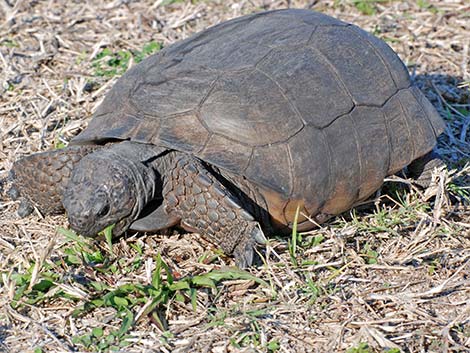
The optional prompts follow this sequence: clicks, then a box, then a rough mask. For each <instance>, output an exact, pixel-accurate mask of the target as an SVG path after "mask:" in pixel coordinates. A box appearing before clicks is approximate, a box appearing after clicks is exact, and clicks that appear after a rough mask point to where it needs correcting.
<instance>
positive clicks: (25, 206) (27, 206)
mask: <svg viewBox="0 0 470 353" xmlns="http://www.w3.org/2000/svg"><path fill="white" fill-rule="evenodd" d="M33 211H34V207H33V205H32V204H31V202H29V201H28V200H26V199H22V200H21V202H20V205H19V206H18V211H16V212H17V214H18V216H19V217H21V218H25V217H27V216H29V215H30V214H31V213H33Z"/></svg>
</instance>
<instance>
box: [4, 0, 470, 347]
mask: <svg viewBox="0 0 470 353" xmlns="http://www.w3.org/2000/svg"><path fill="white" fill-rule="evenodd" d="M169 3H171V4H169ZM165 4H166V5H165ZM0 5H1V6H0V14H1V15H0V68H1V69H0V70H1V71H0V82H1V84H2V87H0V92H1V93H0V94H1V96H0V137H1V142H0V179H1V178H2V177H5V176H6V175H7V173H8V171H9V169H10V167H11V165H12V163H13V161H14V160H16V159H17V158H19V157H20V156H21V155H24V154H29V153H32V152H37V151H40V150H45V149H48V148H53V147H54V146H57V145H60V143H61V141H67V140H69V139H70V138H71V137H72V136H74V135H75V134H77V133H78V132H79V131H80V130H81V129H83V128H84V127H85V126H86V124H87V122H88V119H89V116H90V114H91V113H92V112H93V111H94V110H95V109H96V107H97V105H98V104H99V103H100V101H101V100H102V98H103V97H104V95H105V93H106V91H107V90H108V89H109V88H110V87H111V86H112V84H113V83H114V82H115V80H116V78H117V76H118V75H119V73H120V72H121V71H122V70H121V69H119V70H118V72H117V75H114V74H113V73H108V74H105V75H104V76H98V74H99V73H100V72H99V70H100V69H103V65H104V66H105V67H104V69H113V68H115V67H111V68H109V67H106V65H105V64H102V63H101V64H100V63H97V61H96V58H97V55H98V57H99V54H100V53H101V52H102V50H103V48H105V47H106V48H109V50H110V51H111V52H112V53H117V52H119V50H125V51H129V50H132V51H133V52H134V54H133V55H131V56H130V57H129V62H127V64H128V65H132V64H133V61H134V60H135V54H136V53H137V52H138V51H139V52H140V51H142V49H143V48H144V46H145V45H148V43H152V42H157V43H162V44H163V45H168V44H170V43H172V42H174V41H176V40H179V39H181V38H185V37H187V36H189V35H190V34H191V33H194V32H195V31H198V30H201V29H203V28H206V27H207V26H209V25H212V24H215V23H218V22H220V21H223V20H226V19H229V18H232V17H235V16H239V15H242V14H247V13H250V12H253V11H258V10H261V9H274V8H282V7H286V6H287V5H290V6H292V7H308V6H310V7H311V8H313V9H316V10H319V11H324V12H326V13H329V14H333V15H335V16H337V17H339V18H341V19H344V20H346V21H349V22H353V23H356V24H358V25H360V26H361V27H363V28H365V29H367V30H369V31H371V32H373V33H375V34H376V35H378V36H380V37H382V38H384V39H386V40H387V42H388V43H389V44H390V45H392V47H393V48H394V49H395V50H396V51H397V52H398V53H399V54H400V56H401V58H402V59H403V60H404V61H405V62H406V63H407V65H408V66H409V68H410V71H411V72H412V74H413V75H414V77H415V79H416V82H417V83H418V84H419V85H420V87H421V88H422V89H423V90H424V91H425V92H426V95H427V96H428V97H429V98H430V99H431V100H432V102H433V104H434V105H435V106H436V107H437V108H438V109H439V111H440V112H441V114H442V115H443V116H444V117H445V118H446V120H447V122H448V129H447V131H446V132H445V134H444V135H443V136H442V137H441V138H440V140H439V150H440V152H441V154H442V155H443V156H444V158H445V160H446V162H447V164H448V166H449V168H450V169H455V170H456V171H454V172H452V173H449V172H446V171H441V172H440V173H439V174H437V175H436V183H435V185H434V186H433V187H432V188H431V189H429V190H428V191H427V192H426V193H422V192H420V191H418V190H414V189H409V188H407V187H405V188H404V187H402V185H403V184H401V183H400V182H399V180H397V179H396V178H392V180H391V181H389V182H388V183H387V184H386V187H385V188H384V190H383V191H382V193H381V194H380V195H379V194H378V195H377V200H375V203H374V202H371V203H369V204H368V205H366V207H364V208H361V209H357V210H356V211H355V212H353V213H351V214H346V215H344V217H342V218H341V217H338V218H336V219H335V220H333V221H332V222H330V223H329V224H327V225H325V226H324V227H322V228H320V229H317V230H315V231H313V232H311V233H309V234H306V235H303V236H302V239H298V244H299V246H298V248H297V250H296V254H295V255H296V261H293V260H292V258H291V254H292V248H291V249H289V245H288V243H287V241H286V239H280V238H275V239H273V240H271V241H270V244H269V245H268V247H267V251H266V254H265V259H266V260H265V263H264V264H263V265H261V266H259V267H256V268H252V269H250V272H251V274H252V275H254V277H252V278H250V277H247V276H246V275H244V274H243V275H242V274H240V273H237V272H233V271H232V270H227V271H226V273H228V274H230V275H231V276H232V279H226V278H224V279H220V278H216V277H214V276H215V274H217V273H218V272H214V271H216V270H218V269H220V268H223V269H227V267H226V266H228V265H232V260H231V259H228V258H225V257H223V256H221V255H220V254H219V253H218V252H217V250H216V249H214V248H213V247H211V246H210V245H209V244H207V243H206V242H205V241H204V240H202V239H200V237H199V236H198V235H195V234H188V235H178V234H173V235H170V236H158V235H133V234H130V235H129V236H128V237H127V238H125V239H121V240H120V241H119V243H117V244H115V245H114V247H113V254H111V253H110V251H109V249H108V248H107V246H106V245H105V244H93V243H82V240H80V239H75V240H73V239H70V238H68V237H66V236H65V235H64V234H63V232H57V228H58V227H59V226H66V220H65V218H64V217H62V216H58V217H45V218H44V217H41V216H40V215H39V214H36V215H34V216H31V217H28V218H26V219H19V218H18V217H17V216H16V209H17V203H15V202H11V201H9V200H8V199H7V198H6V196H2V198H1V199H0V212H1V214H0V232H1V237H0V273H1V280H0V351H6V352H33V351H34V352H41V351H42V352H64V351H67V352H68V351H98V350H99V349H100V347H101V348H102V350H103V351H106V350H108V349H111V348H112V349H118V345H119V344H124V343H126V344H128V345H127V346H126V347H125V348H122V350H123V351H125V352H143V351H146V352H170V351H171V352H189V351H196V352H225V351H230V352H232V351H242V352H253V351H264V352H276V351H279V352H304V351H305V352H312V351H317V352H341V351H346V350H347V349H351V348H354V349H356V350H351V351H350V352H384V351H387V350H390V349H392V351H394V352H398V351H403V352H470V303H469V300H468V299H469V297H470V210H469V209H468V207H469V206H468V203H465V192H467V193H468V191H467V190H468V189H465V188H466V187H467V188H468V185H469V182H470V180H469V176H468V174H469V171H470V168H469V167H468V166H467V167H466V166H465V165H466V163H468V161H469V156H470V91H469V89H468V86H467V87H465V84H463V87H462V88H458V87H457V86H458V84H459V83H462V82H467V84H468V82H470V49H469V46H470V37H469V33H470V4H469V3H468V1H467V0H441V1H431V0H427V1H416V2H414V1H366V0H363V1H360V0H336V1H327V0H320V1H301V0H298V1H295V0H293V1H274V0H273V1H267V0H264V1H263V0H247V1H232V0H230V1H209V0H206V1H192V2H191V1H165V0H163V1H162V0H157V1H145V0H144V1H139V2H137V1H136V2H133V1H123V0H116V1H113V2H110V1H108V2H105V3H103V2H100V1H86V2H80V1H65V0H62V1H60V0H57V1H53V0H50V1H21V0H18V1H16V2H15V1H13V0H9V1H7V0H0ZM126 60H127V59H126ZM124 61H125V60H124ZM374 207H375V208H374ZM158 253H160V254H161V255H162V258H163V260H164V261H165V262H166V263H167V264H168V266H169V268H170V269H171V271H172V276H173V280H174V283H173V285H172V284H171V283H170V282H169V278H168V277H169V276H168V275H167V274H166V272H165V268H164V265H162V264H161V263H159V260H158ZM201 257H203V258H204V261H201ZM296 263H297V264H296ZM159 269H160V270H161V271H162V274H161V276H158V270H159ZM196 275H199V276H200V277H190V276H196ZM211 276H212V277H211ZM225 277H228V275H225ZM198 278H199V279H200V280H201V281H203V280H204V281H206V282H205V284H206V285H203V284H201V283H202V282H199V284H198V283H197V281H196V279H198ZM201 278H202V279H201ZM170 279H171V278H170ZM256 279H263V280H264V281H265V283H259V281H256ZM159 280H161V281H159ZM209 280H212V281H213V282H212V283H213V284H217V288H216V289H214V288H211V287H210V286H209V287H207V285H209V284H211V283H210V281H209ZM48 281H49V282H48ZM175 283H177V284H178V285H186V284H187V285H188V286H189V287H190V288H192V291H185V290H181V291H178V290H177V289H175ZM148 284H153V285H154V287H155V288H157V289H160V290H161V291H162V293H163V292H164V293H167V297H165V298H163V299H162V300H161V302H159V303H157V304H155V300H156V298H157V297H158V296H157V295H156V294H155V293H154V292H151V293H148V292H145V293H144V292H143V291H140V292H139V287H138V286H139V285H141V286H145V285H148ZM46 285H47V286H48V287H47V288H45V287H44V286H46ZM126 285H127V287H126ZM117 288H120V289H121V290H123V288H128V289H129V292H126V293H121V294H120V295H119V297H120V298H121V299H123V300H125V301H126V302H122V301H121V304H119V303H116V299H115V297H113V296H112V295H113V293H114V294H116V292H113V290H115V289H117ZM165 291H166V292H165ZM191 293H192V294H191ZM102 298H108V299H109V298H111V299H110V300H111V302H110V303H107V304H103V305H101V306H100V305H98V306H97V307H96V308H87V310H81V311H80V312H77V311H78V310H79V309H83V305H84V304H85V303H89V302H90V301H91V300H97V299H102ZM113 298H114V299H113ZM191 298H192V300H193V302H191ZM113 301H114V302H113ZM95 303H96V302H95ZM124 304H125V305H124ZM193 304H195V305H193ZM152 305H153V306H152ZM150 306H152V307H150ZM149 308H150V309H152V308H153V309H154V310H146V309H149ZM129 313H130V314H129ZM129 318H130V319H131V320H130V321H126V320H129ZM127 322H130V323H131V326H130V327H129V330H127V331H126V330H125V332H124V334H123V335H121V336H119V337H118V339H116V340H115V342H114V343H113V344H114V345H116V346H115V347H114V348H113V347H112V345H113V344H110V345H108V346H107V348H103V347H106V345H105V344H103V343H101V344H102V345H101V346H100V343H99V341H100V339H99V336H100V329H103V335H104V336H106V335H109V334H110V333H112V332H115V333H116V332H117V331H119V329H120V328H122V327H123V326H124V328H126V323H127ZM93 328H95V331H93V333H94V334H95V337H93V336H92V335H90V334H91V333H92V329H93ZM87 335H88V336H87ZM80 337H81V338H80ZM86 337H89V340H90V342H91V343H89V342H87V340H86ZM361 342H362V343H367V344H368V348H365V345H364V344H361ZM88 343H89V344H88ZM360 347H362V350H360V349H361V348H360ZM393 349H395V350H393Z"/></svg>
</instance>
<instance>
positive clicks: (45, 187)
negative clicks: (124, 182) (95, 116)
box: [8, 146, 97, 217]
mask: <svg viewBox="0 0 470 353" xmlns="http://www.w3.org/2000/svg"><path fill="white" fill-rule="evenodd" d="M96 148H97V146H71V147H67V148H64V149H60V150H54V151H48V152H41V153H36V154H33V155H31V156H27V157H25V158H22V159H20V160H18V161H16V162H15V163H14V164H13V167H12V169H11V172H10V179H11V181H12V188H11V189H10V190H9V191H8V195H9V196H10V197H11V198H12V199H14V200H15V199H20V200H21V204H20V207H19V208H18V215H19V216H20V217H26V216H27V215H29V214H30V213H31V212H32V210H33V206H36V207H37V208H38V209H39V210H40V211H41V212H42V213H44V214H58V213H63V212H64V208H63V206H62V193H63V190H64V188H65V186H66V185H67V182H68V180H69V178H70V175H71V173H72V169H73V167H74V166H75V165H76V164H77V163H78V161H80V159H81V158H82V157H83V156H85V155H86V154H88V153H90V152H92V151H93V150H95V149H96Z"/></svg>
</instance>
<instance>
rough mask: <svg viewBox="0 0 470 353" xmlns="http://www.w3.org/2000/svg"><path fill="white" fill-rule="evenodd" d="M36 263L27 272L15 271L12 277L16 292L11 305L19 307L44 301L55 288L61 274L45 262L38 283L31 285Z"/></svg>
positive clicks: (15, 307)
mask: <svg viewBox="0 0 470 353" xmlns="http://www.w3.org/2000/svg"><path fill="white" fill-rule="evenodd" d="M34 268H35V263H32V264H31V265H30V267H29V268H28V269H27V270H26V272H25V273H18V272H13V273H12V274H11V277H10V279H11V280H12V281H13V282H14V283H15V293H14V296H13V300H12V301H11V303H10V305H11V306H12V308H14V309H17V308H20V307H22V306H23V305H25V304H26V305H34V304H39V303H41V302H44V301H46V300H48V299H49V298H50V296H49V295H48V293H49V291H50V290H51V289H52V288H55V287H56V286H57V285H56V282H57V281H59V279H60V276H59V275H58V274H57V273H56V272H55V271H53V269H52V267H51V265H49V264H47V263H44V264H43V265H42V268H43V271H42V272H41V274H40V275H39V278H37V279H36V283H35V284H34V285H33V286H31V281H32V279H33V272H34ZM58 295H60V294H58Z"/></svg>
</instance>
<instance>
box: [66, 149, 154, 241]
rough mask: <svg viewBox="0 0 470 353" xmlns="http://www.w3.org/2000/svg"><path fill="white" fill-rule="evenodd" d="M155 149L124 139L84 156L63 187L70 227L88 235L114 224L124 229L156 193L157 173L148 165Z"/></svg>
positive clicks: (116, 228)
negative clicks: (121, 141) (148, 160)
mask: <svg viewBox="0 0 470 353" xmlns="http://www.w3.org/2000/svg"><path fill="white" fill-rule="evenodd" d="M154 150H155V147H153V146H149V145H139V144H132V143H129V142H123V143H120V144H116V145H113V146H112V147H111V148H110V149H103V150H99V151H97V152H94V153H91V154H89V155H86V156H85V157H83V159H82V160H81V161H80V162H79V163H78V165H77V166H76V167H75V168H74V169H73V172H72V176H71V178H70V181H69V183H68V184H67V187H66V189H65V191H64V197H63V205H64V208H65V210H66V212H67V215H68V219H69V223H70V225H71V227H72V228H73V229H75V230H76V231H77V232H79V233H80V234H83V235H85V236H95V235H96V234H98V232H100V231H101V230H103V229H104V228H105V227H107V226H108V225H111V224H116V226H115V231H114V232H115V233H116V234H120V233H122V232H123V231H125V230H126V229H127V228H128V227H129V225H130V224H131V222H132V221H133V220H135V219H136V218H137V216H138V215H139V214H140V213H141V211H142V209H143V208H144V206H145V205H147V204H148V203H149V201H150V200H152V199H153V198H154V196H155V183H156V182H157V180H156V173H155V171H154V170H153V168H151V167H148V166H146V165H145V162H146V160H145V159H150V158H152V157H155V156H156V151H154ZM152 152H153V153H152ZM139 156H140V157H142V158H138V157H139ZM136 157H137V158H136ZM142 159H143V160H142Z"/></svg>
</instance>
